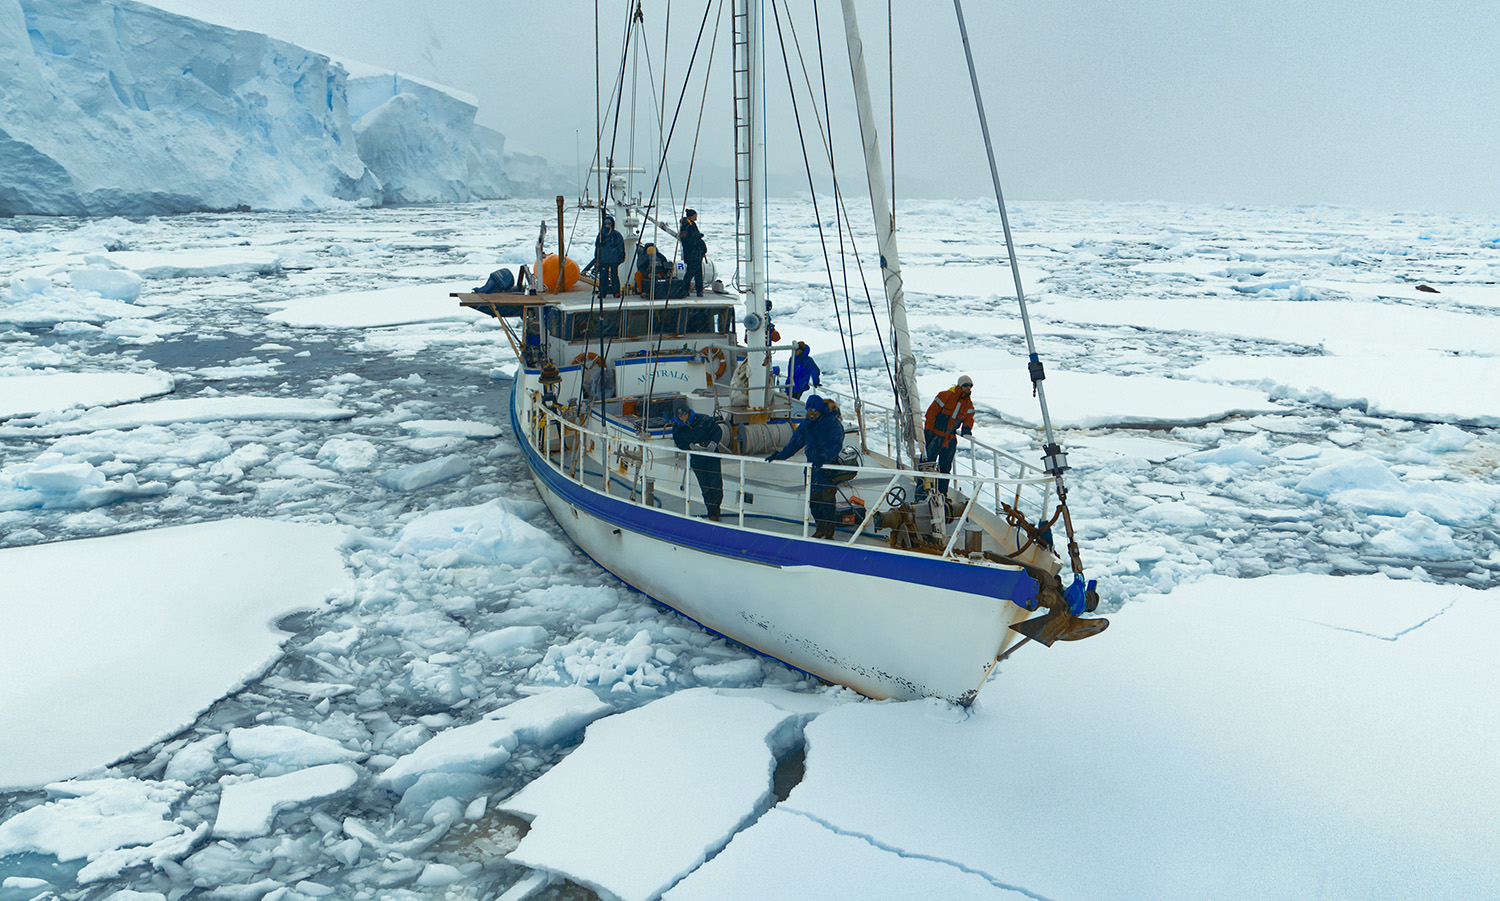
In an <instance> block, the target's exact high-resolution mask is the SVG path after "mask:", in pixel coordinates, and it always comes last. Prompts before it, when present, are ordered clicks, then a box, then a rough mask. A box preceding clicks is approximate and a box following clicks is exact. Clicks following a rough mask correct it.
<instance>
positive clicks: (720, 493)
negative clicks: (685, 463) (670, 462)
mask: <svg viewBox="0 0 1500 901" xmlns="http://www.w3.org/2000/svg"><path fill="white" fill-rule="evenodd" d="M672 418H673V420H674V421H673V423H672V443H673V444H676V445H677V448H678V449H679V450H688V449H689V448H690V447H691V446H692V445H695V444H696V445H698V446H699V447H701V448H702V449H704V450H711V451H717V450H718V448H719V439H720V437H722V435H723V429H721V428H720V426H719V424H718V423H717V422H715V421H714V418H713V417H712V416H709V415H707V414H705V413H694V412H693V410H692V408H691V407H689V406H688V405H687V404H686V403H685V402H681V401H679V402H678V404H677V408H676V409H675V410H674V411H673V417H672ZM720 463H721V461H720V460H719V458H718V457H711V456H709V455H708V454H693V456H692V466H693V475H695V476H697V477H698V490H699V491H700V492H702V494H703V506H705V507H707V508H708V518H709V519H711V520H713V521H714V522H718V521H719V506H720V505H721V504H722V503H723V502H724V477H723V473H722V470H721V468H720Z"/></svg>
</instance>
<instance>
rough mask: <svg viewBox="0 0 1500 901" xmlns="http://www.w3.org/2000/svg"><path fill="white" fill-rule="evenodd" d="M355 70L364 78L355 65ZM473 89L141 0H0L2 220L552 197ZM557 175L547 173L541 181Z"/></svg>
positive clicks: (538, 172) (552, 168) (544, 168)
mask: <svg viewBox="0 0 1500 901" xmlns="http://www.w3.org/2000/svg"><path fill="white" fill-rule="evenodd" d="M351 69H353V70H354V72H355V74H354V75H352V76H351V75H350V74H349V72H350V70H351ZM476 109H477V108H476V104H475V102H474V100H473V98H471V97H467V96H465V95H462V94H458V93H457V92H454V91H452V90H449V89H445V88H441V87H438V86H436V85H430V84H426V83H423V82H419V81H416V80H413V79H409V78H406V77H405V76H400V75H396V74H394V73H390V72H382V71H380V70H376V69H373V68H370V67H368V66H361V65H359V64H355V63H340V62H335V61H333V60H331V59H329V58H328V57H327V56H324V55H322V54H319V53H314V52H312V51H309V50H305V49H303V48H301V47H298V46H296V45H293V44H289V43H286V42H284V41H278V40H275V39H272V38H269V37H267V36H265V35H263V34H256V33H254V32H246V31H238V30H234V29H230V28H224V27H221V26H217V25H211V24H209V23H206V22H202V21H199V20H197V19H192V18H187V17H185V16H179V15H175V14H172V13H168V12H165V11H163V10H160V9H157V8H155V7H152V6H148V5H145V4H143V3H136V2H132V0H0V215H16V214H26V213H36V214H60V215H97V216H103V215H153V214H159V213H174V212H184V211H190V210H226V209H236V208H250V209H306V208H325V207H329V206H335V205H338V204H342V203H359V204H380V203H415V202H434V201H455V200H470V199H481V198H493V197H502V196H509V195H512V194H525V193H535V192H537V191H538V190H542V191H550V190H551V189H552V188H553V185H552V184H551V182H553V181H556V175H557V171H556V170H557V167H556V166H550V167H549V166H542V167H540V168H539V167H538V166H537V165H536V163H535V161H534V160H531V159H525V158H518V159H517V161H516V162H517V169H518V172H521V173H522V174H523V177H522V178H520V179H512V178H510V177H508V175H507V173H506V171H505V167H506V165H507V159H506V154H505V149H504V140H505V139H504V137H503V136H502V135H500V134H498V133H497V132H494V131H491V130H490V129H485V128H479V127H476V126H475V125H474V115H475V112H476ZM544 182H545V183H544Z"/></svg>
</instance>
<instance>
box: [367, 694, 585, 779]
mask: <svg viewBox="0 0 1500 901" xmlns="http://www.w3.org/2000/svg"><path fill="white" fill-rule="evenodd" d="M608 711H609V706H608V705H607V704H604V703H603V702H601V701H600V700H599V698H598V697H597V696H596V695H595V694H594V693H593V692H591V691H589V690H588V689H586V688H559V689H555V690H553V691H549V692H544V693H543V694H539V695H533V696H531V697H529V698H522V699H520V700H519V701H515V702H512V703H511V704H509V705H507V706H505V707H501V708H499V709H497V710H492V711H490V712H489V713H487V714H485V715H484V718H483V719H480V720H479V721H477V722H474V723H471V724H469V725H467V726H458V727H455V728H452V729H449V730H447V731H445V732H440V733H438V734H437V735H435V736H433V737H432V738H431V739H430V740H429V741H427V742H425V743H424V744H422V745H421V746H420V747H418V748H417V749H416V750H415V751H412V752H411V753H410V754H407V755H406V756H404V757H402V758H401V759H400V760H398V761H396V763H395V764H393V765H392V766H391V767H390V768H389V769H387V770H386V771H385V772H384V773H381V774H380V780H379V781H380V783H381V784H382V785H386V786H388V787H390V788H391V789H393V790H395V791H397V792H404V791H406V790H407V789H408V788H411V787H412V786H413V785H415V784H416V782H417V780H418V779H419V778H421V777H422V776H425V775H428V774H432V773H460V774H476V775H481V774H484V773H487V772H490V771H491V770H493V769H494V768H495V767H497V766H499V765H500V764H502V763H504V762H505V761H506V760H507V759H509V757H510V754H511V752H512V751H514V750H515V748H516V746H517V745H518V744H520V743H522V742H525V743H527V744H532V745H545V744H548V743H550V742H554V741H556V740H557V739H559V738H562V737H563V736H565V735H569V734H571V733H573V732H577V731H578V730H579V729H582V728H583V727H584V726H586V725H587V724H588V723H590V722H591V721H593V720H594V719H596V718H597V717H599V716H601V715H603V714H604V713H607V712H608Z"/></svg>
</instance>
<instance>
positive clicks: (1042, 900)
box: [776, 805, 1052, 901]
mask: <svg viewBox="0 0 1500 901" xmlns="http://www.w3.org/2000/svg"><path fill="white" fill-rule="evenodd" d="M776 809H777V810H783V811H786V812H787V813H791V814H796V815H797V816H799V817H804V818H806V819H808V820H811V821H812V822H814V823H817V824H818V825H819V826H822V827H823V828H824V829H827V830H828V831H829V832H832V833H834V834H835V835H842V836H845V837H847V838H855V839H859V840H860V841H862V842H865V843H866V844H868V845H870V846H871V847H872V848H878V849H879V850H881V851H885V852H887V853H890V854H894V855H896V856H897V857H900V858H904V859H906V860H925V861H929V862H931V863H938V864H945V865H947V866H950V867H953V868H954V869H955V870H958V871H960V872H962V873H968V874H970V875H973V876H978V877H979V878H980V879H983V880H984V881H985V882H988V883H989V884H990V885H993V886H994V887H995V888H998V889H1002V890H1004V891H1008V892H1016V893H1017V894H1021V895H1025V896H1026V897H1028V898H1032V899H1035V901H1052V899H1050V898H1048V897H1047V896H1046V895H1038V894H1037V893H1036V892H1033V891H1030V890H1028V889H1024V888H1022V887H1020V886H1019V885H1012V884H1010V883H1008V882H1002V881H1000V880H999V879H997V878H996V877H994V876H991V875H990V874H989V873H986V872H984V871H983V870H979V869H975V868H974V867H971V866H969V865H967V864H964V863H960V862H959V861H956V860H949V859H948V858H946V857H936V856H934V855H931V854H919V853H916V852H912V851H903V850H902V849H900V848H897V847H896V846H894V845H888V844H886V843H885V842H882V841H880V840H879V839H877V838H875V837H874V836H873V835H868V834H866V833H863V832H852V831H850V830H848V829H841V828H839V827H838V826H835V825H834V824H833V823H830V822H829V821H828V820H825V819H823V818H822V817H820V816H818V815H817V814H814V813H809V812H807V811H805V810H795V809H793V808H790V807H787V806H785V805H777V807H776Z"/></svg>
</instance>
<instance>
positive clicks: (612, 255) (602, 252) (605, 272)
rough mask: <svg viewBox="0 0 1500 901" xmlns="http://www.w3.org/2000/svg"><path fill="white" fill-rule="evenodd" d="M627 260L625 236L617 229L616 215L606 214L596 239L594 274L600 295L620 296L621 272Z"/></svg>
mask: <svg viewBox="0 0 1500 901" xmlns="http://www.w3.org/2000/svg"><path fill="white" fill-rule="evenodd" d="M623 262H625V237H624V236H623V235H621V234H620V233H619V232H617V231H615V217H613V216H608V215H606V216H605V217H604V227H603V228H601V229H599V237H598V238H597V239H595V241H594V276H595V281H596V282H597V283H598V286H599V296H600V297H619V296H620V272H619V270H618V268H616V267H618V266H619V265H620V264H621V263H623Z"/></svg>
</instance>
